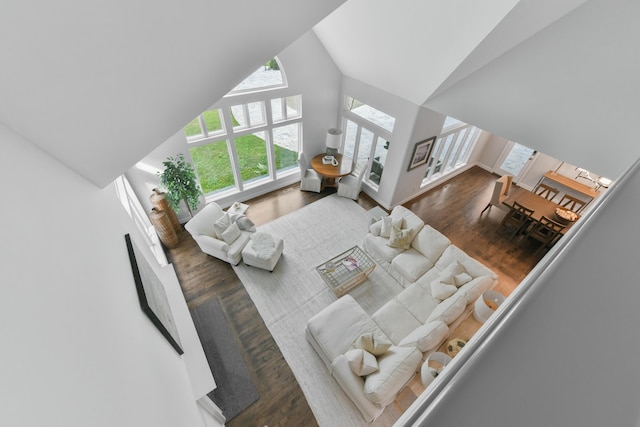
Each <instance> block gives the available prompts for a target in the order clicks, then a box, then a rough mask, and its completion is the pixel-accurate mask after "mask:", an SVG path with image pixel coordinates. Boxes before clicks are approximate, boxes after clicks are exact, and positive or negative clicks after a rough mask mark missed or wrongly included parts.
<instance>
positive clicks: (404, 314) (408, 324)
mask: <svg viewBox="0 0 640 427" xmlns="http://www.w3.org/2000/svg"><path fill="white" fill-rule="evenodd" d="M371 318H372V319H373V320H374V322H376V324H377V325H378V326H379V327H380V329H382V331H383V332H384V333H385V335H386V336H388V337H389V338H390V339H391V341H393V342H394V343H395V344H397V343H399V342H400V340H402V338H404V337H406V336H407V335H409V333H410V332H411V331H413V330H414V329H415V328H417V327H418V326H420V325H421V324H422V322H420V321H418V319H416V318H415V317H414V316H413V315H412V314H411V313H410V312H408V311H407V310H406V309H405V308H404V306H403V305H402V304H400V303H399V302H398V301H397V300H396V299H395V298H394V299H392V300H391V301H389V302H387V303H386V304H385V305H383V306H382V307H380V309H378V311H376V312H375V313H373V315H372V316H371Z"/></svg>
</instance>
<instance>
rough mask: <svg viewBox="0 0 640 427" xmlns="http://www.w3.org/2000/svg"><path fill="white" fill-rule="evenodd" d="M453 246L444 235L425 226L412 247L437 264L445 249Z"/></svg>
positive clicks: (412, 243)
mask: <svg viewBox="0 0 640 427" xmlns="http://www.w3.org/2000/svg"><path fill="white" fill-rule="evenodd" d="M449 245H451V241H450V240H449V239H448V238H447V237H446V236H445V235H444V234H442V233H440V232H439V231H438V230H436V229H435V228H433V227H431V226H430V225H428V224H425V226H424V227H422V229H421V230H420V232H419V233H418V234H417V235H416V237H415V238H414V239H413V241H412V242H411V246H412V247H413V248H414V249H415V250H417V251H418V252H420V253H421V254H422V255H424V256H425V257H427V258H428V259H429V260H431V261H432V263H435V262H436V261H437V260H438V258H440V256H441V255H442V253H443V252H444V250H445V249H447V247H449Z"/></svg>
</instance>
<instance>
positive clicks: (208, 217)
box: [184, 202, 252, 265]
mask: <svg viewBox="0 0 640 427" xmlns="http://www.w3.org/2000/svg"><path fill="white" fill-rule="evenodd" d="M224 215H226V214H225V212H224V211H223V210H222V208H221V207H220V205H218V204H217V203H215V202H211V203H208V204H207V205H206V206H205V207H204V208H202V210H201V211H200V212H198V213H196V214H195V215H194V216H193V218H191V219H190V220H189V222H187V223H186V224H185V225H184V228H185V230H187V231H188V232H189V234H191V236H192V237H193V239H194V240H195V241H196V243H197V244H198V246H200V249H201V250H202V252H204V253H206V254H208V255H211V256H213V257H216V258H219V259H221V260H223V261H226V262H228V263H230V264H233V265H237V264H238V263H239V262H240V260H241V259H242V249H243V248H244V247H245V245H246V244H247V242H249V238H250V237H251V234H252V231H248V230H239V233H238V232H235V233H229V234H230V236H233V237H236V238H235V239H233V237H228V236H227V235H225V236H223V237H227V239H226V240H225V239H224V238H219V237H218V234H217V233H216V229H215V227H214V224H216V221H218V220H220V219H222V217H223V216H224Z"/></svg>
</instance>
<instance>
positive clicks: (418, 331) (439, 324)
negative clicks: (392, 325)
mask: <svg viewBox="0 0 640 427" xmlns="http://www.w3.org/2000/svg"><path fill="white" fill-rule="evenodd" d="M448 332H449V327H448V326H447V324H446V323H444V322H443V321H442V320H437V321H435V322H428V323H425V324H424V325H421V326H418V327H417V328H415V329H414V330H413V331H412V332H411V333H410V334H409V335H407V336H406V337H404V338H403V339H402V341H400V344H398V345H399V346H401V347H415V348H417V349H418V350H420V351H421V352H423V353H424V352H425V351H429V350H431V349H433V348H435V347H436V346H437V345H438V344H440V342H441V341H442V340H443V339H444V337H445V336H446V335H447V333H448Z"/></svg>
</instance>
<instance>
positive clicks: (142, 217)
mask: <svg viewBox="0 0 640 427" xmlns="http://www.w3.org/2000/svg"><path fill="white" fill-rule="evenodd" d="M138 167H141V168H143V167H144V165H141V164H138ZM154 172H155V171H154ZM114 183H115V187H116V194H117V195H118V198H119V199H120V203H122V207H124V210H125V211H126V212H127V214H128V215H129V216H130V217H131V219H132V220H133V222H134V223H135V225H136V227H138V230H140V234H141V235H142V236H143V238H144V240H145V244H146V245H148V246H149V248H151V252H152V253H153V255H154V257H155V258H156V260H157V261H158V264H160V265H161V266H165V265H167V264H168V261H167V257H166V255H165V253H164V249H163V248H162V245H161V244H160V239H159V238H158V234H157V233H156V229H155V228H154V227H153V224H151V221H150V220H149V217H148V216H147V214H146V213H145V211H144V208H143V207H142V205H141V204H140V201H139V200H138V197H137V196H136V194H135V193H134V191H133V188H131V184H129V180H128V179H127V178H126V177H125V176H124V175H121V176H120V177H118V178H116V180H115V181H114Z"/></svg>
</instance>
